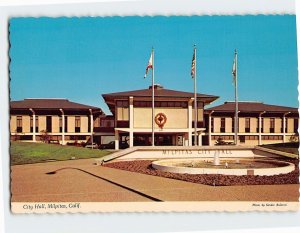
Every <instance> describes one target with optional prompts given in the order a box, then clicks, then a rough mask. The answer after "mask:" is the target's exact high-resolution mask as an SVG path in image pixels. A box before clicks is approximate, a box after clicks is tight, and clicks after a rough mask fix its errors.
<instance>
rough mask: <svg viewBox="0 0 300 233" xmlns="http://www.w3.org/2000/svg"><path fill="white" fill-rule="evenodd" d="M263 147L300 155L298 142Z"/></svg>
mask: <svg viewBox="0 0 300 233" xmlns="http://www.w3.org/2000/svg"><path fill="white" fill-rule="evenodd" d="M262 147H265V148H269V149H272V150H279V151H283V152H288V153H291V154H295V155H299V152H298V147H299V143H298V142H287V143H276V144H269V145H263V146H262Z"/></svg>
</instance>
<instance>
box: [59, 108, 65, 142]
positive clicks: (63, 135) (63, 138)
mask: <svg viewBox="0 0 300 233" xmlns="http://www.w3.org/2000/svg"><path fill="white" fill-rule="evenodd" d="M59 111H60V112H61V123H62V124H61V127H62V134H61V138H62V143H61V144H62V145H65V113H64V110H62V109H59Z"/></svg>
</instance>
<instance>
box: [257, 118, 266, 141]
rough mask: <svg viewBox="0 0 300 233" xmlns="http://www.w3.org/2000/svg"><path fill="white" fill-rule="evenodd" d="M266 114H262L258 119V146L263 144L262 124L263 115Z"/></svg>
mask: <svg viewBox="0 0 300 233" xmlns="http://www.w3.org/2000/svg"><path fill="white" fill-rule="evenodd" d="M264 113H265V112H261V113H260V114H259V117H258V145H261V144H262V142H261V126H262V124H261V123H262V122H261V115H262V114H264Z"/></svg>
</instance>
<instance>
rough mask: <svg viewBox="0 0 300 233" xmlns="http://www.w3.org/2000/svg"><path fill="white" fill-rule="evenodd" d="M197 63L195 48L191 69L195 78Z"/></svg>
mask: <svg viewBox="0 0 300 233" xmlns="http://www.w3.org/2000/svg"><path fill="white" fill-rule="evenodd" d="M195 63H196V59H195V50H194V54H193V59H192V69H191V75H192V78H195Z"/></svg>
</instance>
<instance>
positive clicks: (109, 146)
mask: <svg viewBox="0 0 300 233" xmlns="http://www.w3.org/2000/svg"><path fill="white" fill-rule="evenodd" d="M128 147H129V145H128V143H127V142H119V148H120V149H126V148H128ZM99 148H100V149H115V141H111V142H109V143H107V144H101V145H100V147H99Z"/></svg>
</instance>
